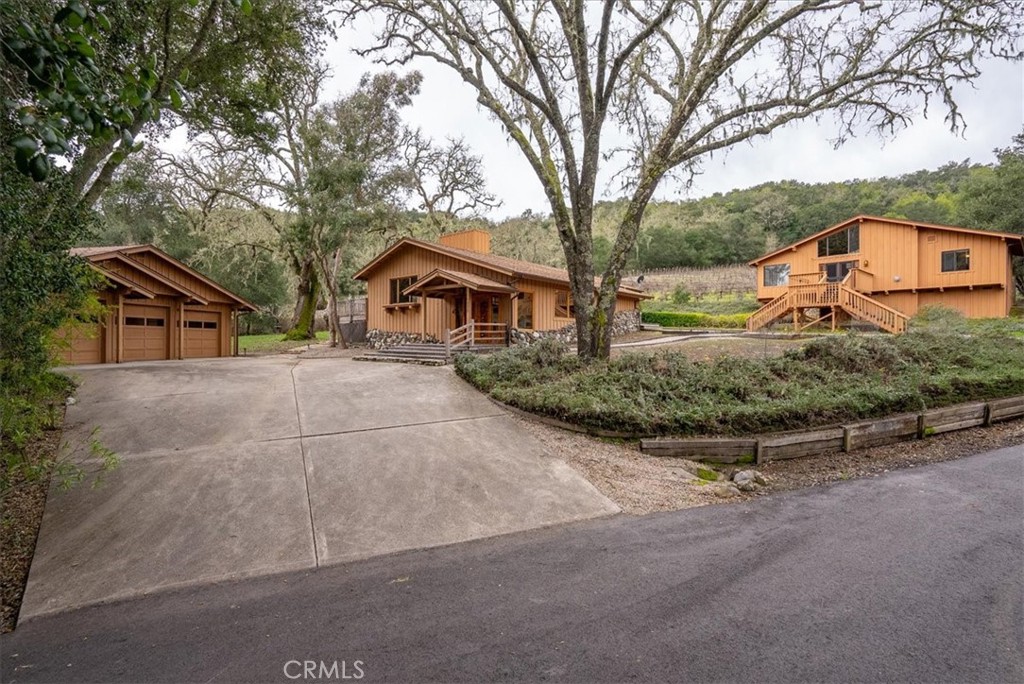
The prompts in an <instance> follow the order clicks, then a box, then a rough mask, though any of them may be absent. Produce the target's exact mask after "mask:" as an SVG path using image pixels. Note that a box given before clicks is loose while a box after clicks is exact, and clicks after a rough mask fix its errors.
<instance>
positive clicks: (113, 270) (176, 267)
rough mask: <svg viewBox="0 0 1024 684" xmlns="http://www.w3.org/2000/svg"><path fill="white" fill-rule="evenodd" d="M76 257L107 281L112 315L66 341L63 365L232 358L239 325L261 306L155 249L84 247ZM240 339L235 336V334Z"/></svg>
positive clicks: (79, 327)
mask: <svg viewBox="0 0 1024 684" xmlns="http://www.w3.org/2000/svg"><path fill="white" fill-rule="evenodd" d="M72 253H73V254H75V255H77V256H81V257H83V258H85V259H87V260H88V261H89V264H90V265H91V266H92V267H93V268H94V269H96V270H97V271H99V272H100V273H101V274H102V275H103V276H104V279H105V281H106V286H105V287H104V288H103V290H102V291H100V292H98V293H97V296H98V297H99V299H100V301H101V303H102V304H104V305H105V306H106V313H105V315H104V316H102V317H101V320H99V321H96V322H78V323H76V324H75V325H74V326H73V327H72V329H70V330H69V331H67V332H66V333H65V335H64V339H65V348H64V349H63V350H62V355H63V357H64V361H65V362H67V363H71V364H83V363H118V362H122V361H155V360H165V359H188V358H206V357H216V356H230V355H231V354H232V353H233V352H235V350H236V348H237V339H236V337H237V320H238V315H239V313H241V312H244V311H254V310H255V307H254V306H253V305H252V304H250V303H249V302H247V301H245V300H244V299H242V298H241V297H238V296H237V295H235V294H233V293H232V292H230V291H229V290H227V289H225V288H224V287H222V286H220V285H218V284H217V283H215V282H214V281H212V280H210V279H209V278H207V277H206V276H204V275H202V274H201V273H199V272H198V271H196V270H194V269H192V268H190V267H189V266H186V265H185V264H183V263H181V262H180V261H178V260H177V259H174V258H173V257H171V256H170V255H168V254H166V253H164V252H162V251H161V250H159V249H157V248H156V247H153V246H152V245H129V246H120V247H85V248H79V249H74V250H72ZM233 333H235V334H234V335H233Z"/></svg>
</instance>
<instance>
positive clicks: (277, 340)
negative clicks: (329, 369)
mask: <svg viewBox="0 0 1024 684" xmlns="http://www.w3.org/2000/svg"><path fill="white" fill-rule="evenodd" d="M329 336H330V334H329V333H328V332H327V331H326V330H321V331H320V332H318V333H317V334H316V342H322V341H324V340H326V339H327V338H328V337H329ZM313 343H314V341H313V340H286V339H285V338H284V333H271V334H268V335H241V336H240V337H239V338H238V348H239V349H240V350H242V353H243V354H248V355H252V354H278V353H280V352H283V351H288V350H289V349H294V348H296V347H304V346H306V345H307V344H313Z"/></svg>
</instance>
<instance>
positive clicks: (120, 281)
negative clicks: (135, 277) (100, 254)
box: [89, 261, 156, 299]
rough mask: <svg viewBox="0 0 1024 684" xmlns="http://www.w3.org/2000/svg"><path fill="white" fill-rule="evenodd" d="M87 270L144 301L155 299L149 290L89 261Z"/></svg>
mask: <svg viewBox="0 0 1024 684" xmlns="http://www.w3.org/2000/svg"><path fill="white" fill-rule="evenodd" d="M89 268H91V269H92V270H94V271H96V272H97V273H99V274H100V275H101V276H103V277H104V278H106V279H107V280H108V281H110V282H112V283H114V284H115V285H120V286H121V287H124V288H126V289H128V290H130V291H132V292H137V293H139V294H141V295H142V296H143V297H145V298H146V299H155V298H156V293H155V292H153V291H152V290H150V289H149V288H146V287H143V286H142V285H140V284H138V283H135V282H132V281H131V280H128V279H127V278H125V277H124V276H122V275H119V274H117V273H115V272H113V271H111V270H109V269H106V268H103V267H102V266H99V265H97V264H94V263H92V262H91V261H90V262H89Z"/></svg>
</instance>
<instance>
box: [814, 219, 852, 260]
mask: <svg viewBox="0 0 1024 684" xmlns="http://www.w3.org/2000/svg"><path fill="white" fill-rule="evenodd" d="M859 252H860V224H859V223H856V224H854V225H852V226H849V227H847V228H845V229H843V230H837V231H836V232H834V233H830V234H829V235H826V236H825V237H823V238H819V239H818V258H819V259H821V258H823V257H831V256H840V255H843V254H857V253H859Z"/></svg>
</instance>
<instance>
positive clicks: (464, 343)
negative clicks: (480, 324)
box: [444, 319, 476, 363]
mask: <svg viewBox="0 0 1024 684" xmlns="http://www.w3.org/2000/svg"><path fill="white" fill-rule="evenodd" d="M475 327H476V326H475V321H473V319H470V321H469V323H467V324H466V325H464V326H462V327H461V328H456V329H455V330H445V331H444V358H445V360H446V361H447V362H448V363H451V361H452V355H453V354H454V353H455V352H456V351H458V350H459V349H461V348H462V347H471V346H473V336H474V330H475Z"/></svg>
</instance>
